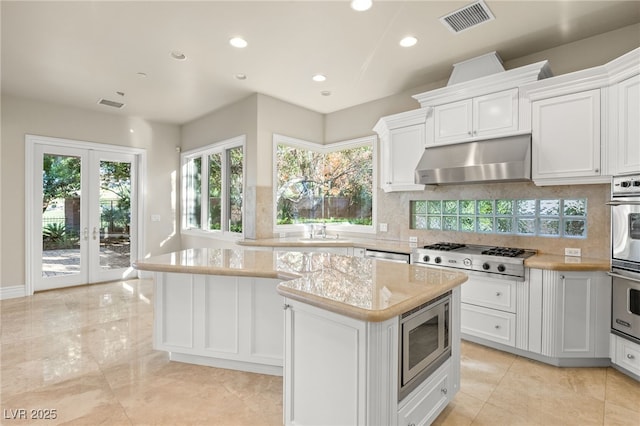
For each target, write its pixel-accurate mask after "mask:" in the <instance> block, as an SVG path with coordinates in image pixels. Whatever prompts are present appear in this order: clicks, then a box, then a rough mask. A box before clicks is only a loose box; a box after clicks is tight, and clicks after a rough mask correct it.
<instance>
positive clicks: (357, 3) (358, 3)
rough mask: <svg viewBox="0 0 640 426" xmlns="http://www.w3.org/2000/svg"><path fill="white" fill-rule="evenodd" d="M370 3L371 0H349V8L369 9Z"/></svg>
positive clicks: (371, 2) (361, 10) (359, 10)
mask: <svg viewBox="0 0 640 426" xmlns="http://www.w3.org/2000/svg"><path fill="white" fill-rule="evenodd" d="M372 4H373V1H371V0H351V9H353V10H357V11H358V12H363V11H365V10H369V9H370V8H371V5H372Z"/></svg>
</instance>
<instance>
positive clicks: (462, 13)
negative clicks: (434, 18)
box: [440, 1, 495, 33]
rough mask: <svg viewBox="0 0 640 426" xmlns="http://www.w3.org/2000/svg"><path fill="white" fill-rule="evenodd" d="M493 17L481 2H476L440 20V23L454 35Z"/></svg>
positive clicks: (491, 19)
mask: <svg viewBox="0 0 640 426" xmlns="http://www.w3.org/2000/svg"><path fill="white" fill-rule="evenodd" d="M494 19H495V17H494V16H493V13H491V11H490V10H489V8H488V7H487V5H486V4H484V2H483V1H477V2H475V3H472V4H470V5H468V6H465V7H463V8H462V9H458V10H456V11H455V12H453V13H450V14H449V15H445V16H443V17H442V18H440V22H442V24H443V25H444V26H445V27H447V28H448V29H449V31H452V32H454V33H459V32H462V31H465V30H468V29H469V28H473V27H475V26H476V25H480V24H482V23H483V22H488V21H493V20H494Z"/></svg>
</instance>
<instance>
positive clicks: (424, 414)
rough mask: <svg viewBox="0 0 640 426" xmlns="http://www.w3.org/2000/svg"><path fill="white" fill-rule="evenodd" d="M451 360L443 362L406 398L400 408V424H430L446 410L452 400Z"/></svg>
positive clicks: (408, 425) (415, 425)
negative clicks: (450, 393) (450, 392)
mask: <svg viewBox="0 0 640 426" xmlns="http://www.w3.org/2000/svg"><path fill="white" fill-rule="evenodd" d="M449 364H450V361H447V362H446V363H445V364H443V365H442V366H441V367H440V368H439V369H438V370H437V371H436V372H435V373H434V374H433V376H431V377H430V378H429V380H426V381H425V382H424V383H423V384H422V385H421V386H420V387H419V388H417V389H416V390H415V392H414V393H413V396H411V397H408V398H406V399H405V400H404V401H402V404H400V409H399V410H398V425H407V426H410V425H413V426H419V425H429V424H431V423H433V421H434V420H435V419H436V417H438V414H440V413H441V412H442V410H444V407H446V406H447V404H448V403H449V401H450V399H451V398H450V396H449V389H450V388H451V383H450V380H451V379H450V375H449V369H450V366H449Z"/></svg>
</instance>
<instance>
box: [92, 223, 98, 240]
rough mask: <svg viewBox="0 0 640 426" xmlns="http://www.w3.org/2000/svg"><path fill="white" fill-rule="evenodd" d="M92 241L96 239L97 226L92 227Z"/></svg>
mask: <svg viewBox="0 0 640 426" xmlns="http://www.w3.org/2000/svg"><path fill="white" fill-rule="evenodd" d="M93 239H94V240H97V239H98V227H97V226H94V227H93Z"/></svg>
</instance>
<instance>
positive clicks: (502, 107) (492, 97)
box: [473, 89, 518, 137]
mask: <svg viewBox="0 0 640 426" xmlns="http://www.w3.org/2000/svg"><path fill="white" fill-rule="evenodd" d="M517 130H518V89H512V90H506V91H504V92H498V93H491V94H489V95H485V96H479V97H477V98H473V137H486V136H492V135H500V134H501V133H513V132H515V131H517Z"/></svg>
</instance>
